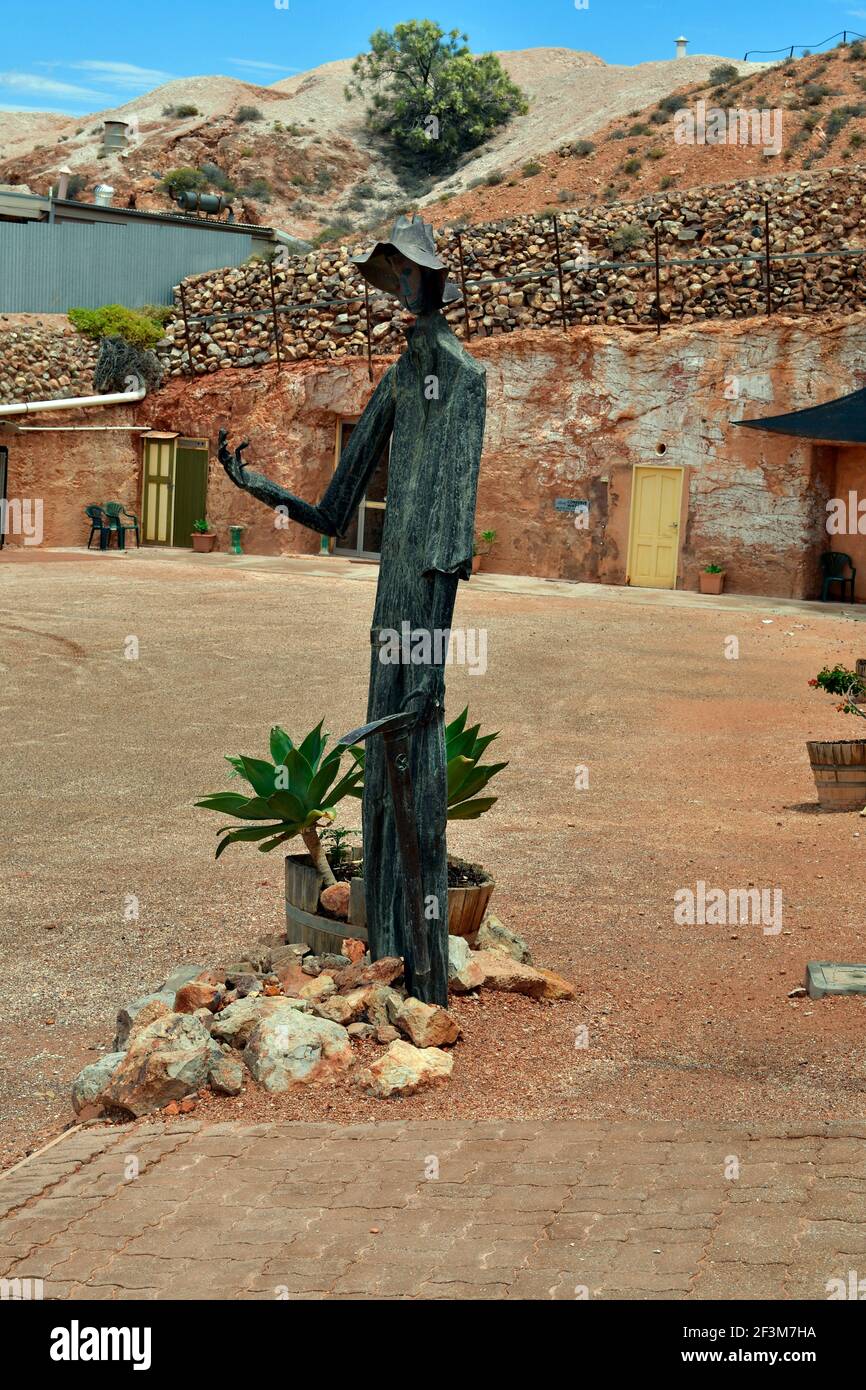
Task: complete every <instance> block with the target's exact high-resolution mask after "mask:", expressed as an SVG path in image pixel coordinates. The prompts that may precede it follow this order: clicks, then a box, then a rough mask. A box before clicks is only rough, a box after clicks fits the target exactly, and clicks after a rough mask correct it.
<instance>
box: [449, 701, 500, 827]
mask: <svg viewBox="0 0 866 1390" xmlns="http://www.w3.org/2000/svg"><path fill="white" fill-rule="evenodd" d="M468 715H469V706H468V705H467V706H466V708H465V709H464V711H463V713H462V714H458V716H457V718H456V719H455V720H454V721H453V723H451V724H447V725H446V726H445V757H446V760H447V763H448V819H449V820H477V819H478V817H479V816H481V815H483V814H484V812H485V811H489V810H490V807H491V806H492V805H493V803H494V802H495V801H498V800H499V798H498V797H496V796H479V795H478V793H479V792H481V791H483V790H484V788H485V787H486V786H487V783H488V782H489V781H490V779H491V777H495V776H496V774H497V772H501V771H502V769H503V768H504V767H507V766H508V763H507V762H505V763H487V764H486V765H485V764H483V763H480V762H479V759H480V758H481V755H482V753H483V752H484V750H485V749H486V748H487V747H489V745H490V744H491V743H492V742H493V740H494V739H495V738H498V737H499V734H498V733H495V734H484V735H482V737H480V738H479V736H478V730H479V729H480V728H481V725H480V724H473V725H472V726H471V727H470V728H468V729H467V727H466V720H467V718H468Z"/></svg>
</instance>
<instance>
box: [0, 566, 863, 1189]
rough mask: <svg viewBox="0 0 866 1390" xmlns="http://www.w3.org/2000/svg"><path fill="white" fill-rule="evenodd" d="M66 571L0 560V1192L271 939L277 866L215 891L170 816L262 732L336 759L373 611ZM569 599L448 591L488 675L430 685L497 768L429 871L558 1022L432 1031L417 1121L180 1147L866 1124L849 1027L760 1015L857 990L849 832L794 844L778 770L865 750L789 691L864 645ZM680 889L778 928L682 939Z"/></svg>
mask: <svg viewBox="0 0 866 1390" xmlns="http://www.w3.org/2000/svg"><path fill="white" fill-rule="evenodd" d="M56 558H58V559H59V558H61V557H59V556H58V557H56ZM62 558H63V559H64V560H65V561H66V562H65V563H62V564H60V563H55V562H53V560H52V559H51V558H50V557H45V558H42V557H40V558H38V559H37V558H34V557H30V556H28V557H27V559H28V561H29V563H27V564H20V563H15V562H14V560H13V561H12V562H9V563H7V562H6V561H5V560H4V561H0V667H2V673H3V697H2V708H3V723H2V751H0V759H2V785H3V789H4V814H3V823H4V831H3V865H2V884H3V893H2V908H0V912H2V916H0V933H2V935H0V942H2V947H0V949H2V959H3V963H4V989H3V996H2V998H3V1002H2V1008H0V1136H2V1138H0V1161H2V1162H4V1163H5V1162H9V1161H11V1160H12V1159H14V1158H16V1157H19V1156H20V1155H22V1154H23V1153H25V1152H26V1151H28V1150H29V1149H30V1148H32V1147H33V1146H34V1145H35V1144H37V1143H38V1142H40V1140H41V1139H44V1138H45V1137H47V1136H48V1135H51V1134H53V1133H56V1132H57V1131H58V1130H59V1129H60V1128H61V1127H62V1126H63V1125H64V1124H65V1123H67V1122H68V1121H69V1119H70V1118H71V1115H72V1112H71V1107H70V1104H69V1085H70V1082H71V1080H72V1078H73V1076H74V1075H75V1073H76V1072H77V1071H78V1069H79V1068H80V1067H81V1066H82V1065H83V1064H84V1063H85V1062H87V1061H92V1060H93V1059H94V1057H95V1056H96V1055H97V1051H98V1050H101V1049H103V1048H104V1047H105V1046H106V1045H107V1044H109V1043H110V1041H111V1037H112V1034H113V1024H114V1016H115V1013H116V1011H117V1008H118V1007H119V1006H120V1005H121V1004H123V1003H124V1002H126V1001H128V1000H130V999H132V998H134V997H135V996H136V995H138V994H141V993H143V992H145V991H147V990H150V989H151V988H154V987H156V986H157V985H158V984H159V983H160V981H161V980H162V979H163V977H164V976H165V975H166V973H167V972H168V971H169V970H170V969H171V968H172V967H173V966H175V965H178V964H180V963H182V962H186V961H201V962H202V963H203V964H206V963H211V962H216V961H218V960H220V959H221V958H228V957H229V956H230V955H231V953H232V952H233V951H234V950H235V948H237V947H241V946H243V945H246V944H248V943H250V942H251V941H254V940H255V939H256V938H257V937H258V936H259V935H261V934H263V933H269V932H275V931H277V930H279V929H280V928H281V926H282V860H281V859H280V857H279V856H278V854H277V853H274V854H272V855H267V856H266V855H260V854H258V853H257V852H256V851H255V849H253V848H250V847H247V846H243V845H237V846H233V847H232V848H231V849H230V850H229V851H227V853H226V854H225V855H224V856H223V858H222V859H220V861H219V863H217V864H215V863H214V860H213V850H214V847H215V830H216V828H217V825H218V824H220V821H219V819H218V818H217V817H215V816H213V815H210V814H208V813H206V812H203V811H199V810H195V809H194V808H193V802H194V801H195V800H196V799H197V798H198V797H199V796H201V795H202V794H204V793H206V792H210V791H215V790H217V789H219V788H222V787H225V788H228V786H229V782H228V779H227V772H228V769H227V765H226V764H225V763H224V762H223V754H225V753H237V752H244V753H250V754H261V753H263V752H264V751H265V749H266V746H267V733H268V730H269V728H270V726H271V724H273V723H276V722H279V723H282V724H284V725H285V726H286V728H287V729H288V730H289V731H290V733H292V734H293V735H296V734H300V733H302V732H306V731H307V730H308V729H309V728H311V727H312V726H313V725H314V724H315V723H316V722H317V721H318V720H319V718H320V717H322V716H324V718H325V726H326V728H328V729H330V730H331V731H332V733H333V734H335V735H337V734H340V733H342V732H343V731H344V730H345V729H348V728H351V727H353V726H354V725H356V724H358V723H359V722H361V720H362V717H363V715H364V712H365V708H364V707H365V696H366V680H367V664H368V661H369V639H368V629H369V621H370V614H371V610H372V600H373V586H372V583H368V582H355V581H353V580H350V579H348V578H345V577H343V576H342V575H338V576H337V577H327V578H323V577H318V576H317V575H315V574H310V573H303V572H299V571H292V570H291V569H290V568H286V567H284V568H283V569H280V568H278V567H276V566H273V567H271V568H267V567H264V566H262V567H260V568H256V567H255V566H250V567H236V568H233V567H232V564H231V561H230V560H229V559H228V557H222V562H221V563H204V564H202V563H197V559H198V557H196V559H193V557H190V558H189V559H186V558H184V559H183V560H177V559H173V560H169V559H161V558H159V557H158V556H153V555H149V556H144V555H141V556H137V555H134V554H132V555H129V556H127V557H115V556H112V557H104V556H103V557H100V556H94V555H91V556H88V557H84V556H81V557H78V556H64V557H62ZM209 558H210V557H208V559H209ZM563 587H564V586H558V585H552V586H550V589H549V592H546V591H542V590H543V586H541V585H539V584H537V583H536V584H535V585H534V586H532V587H531V589H528V590H527V592H520V590H519V584H516V585H514V586H512V588H510V589H509V590H507V591H506V590H505V589H503V590H501V591H499V590H494V589H492V588H486V587H484V585H483V584H482V585H477V584H469V585H466V586H461V594H460V597H459V599H458V608H457V614H456V616H455V625H459V626H462V627H464V628H467V629H469V628H472V629H478V630H480V631H484V632H486V634H487V654H486V670H485V671H484V673H483V674H481V673H478V674H472V673H471V672H470V671H469V670H468V669H466V668H465V667H460V666H452V667H451V668H450V669H449V672H448V711H447V712H448V715H449V717H453V715H454V714H456V713H458V712H459V711H460V709H462V707H463V705H464V704H466V703H467V702H468V703H469V708H470V714H471V716H472V718H473V721H476V720H480V721H481V724H482V729H486V730H490V729H495V728H498V729H500V730H501V737H500V739H499V741H498V744H497V745H496V746H495V748H496V752H497V756H498V758H507V759H509V766H508V767H507V768H506V770H505V771H504V772H503V773H502V774H501V775H500V776H499V777H498V778H497V780H496V783H495V790H496V791H498V793H499V797H500V799H499V801H498V803H497V804H496V805H495V806H494V807H493V809H492V810H491V811H490V812H489V813H488V814H487V815H486V816H484V817H483V818H482V819H481V820H480V821H477V822H464V823H459V824H456V825H454V826H452V828H451V831H450V832H449V844H450V848H451V849H452V851H454V852H456V853H458V854H460V855H462V856H463V857H464V858H469V859H473V860H481V861H483V863H484V864H485V865H486V866H487V867H488V868H489V869H490V870H491V871H492V873H493V875H494V877H495V879H496V882H497V887H496V891H495V894H494V899H493V903H492V906H493V908H494V909H495V911H496V912H497V914H498V915H499V916H500V917H501V918H502V919H503V920H504V921H505V922H506V923H507V924H508V925H510V926H512V927H514V928H515V929H517V930H518V931H520V932H522V933H523V934H524V935H525V936H526V937H527V939H528V940H529V943H530V945H531V948H532V951H533V958H534V960H535V961H536V963H538V964H541V965H546V966H550V967H552V968H553V969H555V970H558V971H561V972H562V973H564V974H566V975H568V976H570V977H571V978H572V979H574V980H575V981H576V984H577V997H576V999H575V1000H574V1001H573V1002H571V1003H567V1004H557V1005H544V1004H538V1003H534V1002H532V1001H530V1000H525V999H521V998H517V997H505V996H497V995H490V994H486V995H485V996H484V997H483V999H482V1001H481V1002H476V1001H471V1000H461V1001H459V1002H458V1003H457V1004H456V1005H455V1010H456V1012H457V1013H458V1016H459V1017H460V1021H461V1023H462V1024H463V1027H464V1033H465V1037H464V1041H463V1043H462V1044H461V1046H460V1048H459V1049H458V1052H457V1053H456V1064H455V1069H454V1075H453V1078H452V1080H451V1082H450V1084H449V1085H448V1086H446V1087H443V1088H441V1089H439V1090H437V1091H435V1092H431V1093H429V1094H428V1095H427V1096H418V1097H413V1098H411V1099H410V1100H404V1101H396V1102H381V1101H373V1100H369V1099H366V1098H365V1097H364V1096H362V1095H361V1094H360V1093H357V1094H356V1093H354V1092H352V1093H350V1092H345V1093H343V1092H340V1093H337V1092H334V1091H329V1092H325V1091H322V1092H320V1093H314V1092H313V1091H312V1090H311V1091H310V1092H306V1093H303V1094H302V1095H301V1096H300V1097H299V1096H297V1095H295V1096H290V1097H286V1098H280V1097H266V1096H265V1095H264V1094H263V1093H262V1094H260V1095H258V1096H255V1097H254V1098H253V1096H252V1090H251V1089H250V1088H248V1090H247V1092H246V1097H245V1098H244V1099H238V1100H232V1101H229V1100H222V1101H217V1100H216V1099H214V1100H213V1101H211V1100H209V1099H207V1100H204V1101H202V1102H201V1103H200V1105H199V1116H200V1118H202V1119H203V1120H207V1118H208V1116H209V1114H211V1113H212V1114H213V1116H214V1117H215V1118H219V1119H225V1118H226V1117H227V1116H237V1117H238V1118H244V1120H246V1121H249V1122H252V1121H254V1120H255V1119H257V1118H259V1117H260V1116H265V1115H266V1116H268V1117H270V1118H278V1119H292V1118H299V1119H301V1118H303V1119H309V1120H312V1121H318V1120H337V1121H346V1122H350V1121H351V1122H357V1121H359V1120H369V1119H373V1118H380V1119H388V1120H391V1119H394V1118H402V1117H404V1116H409V1115H411V1116H412V1117H418V1118H427V1119H449V1118H456V1117H472V1118H477V1117H478V1116H479V1115H483V1116H485V1117H487V1118H494V1117H497V1118H498V1117H502V1118H509V1119H512V1118H513V1119H521V1118H526V1119H541V1120H543V1119H547V1118H551V1119H553V1118H555V1119H557V1120H564V1119H569V1118H581V1119H592V1118H597V1119H602V1118H603V1119H613V1120H623V1119H629V1118H638V1119H652V1120H661V1121H667V1120H677V1121H694V1120H700V1121H710V1120H712V1121H714V1122H719V1123H729V1122H730V1123H744V1122H745V1123H749V1122H752V1121H754V1122H759V1121H760V1122H770V1123H778V1124H779V1126H780V1127H783V1128H784V1127H788V1126H797V1125H802V1124H804V1123H809V1122H811V1121H813V1120H817V1121H825V1120H833V1119H839V1120H848V1119H852V1118H858V1117H860V1116H861V1115H862V1113H863V1106H862V1099H861V1098H862V1096H863V1093H864V1088H866V1058H864V1050H863V1036H864V1024H866V1013H864V1009H866V1003H864V1001H863V1000H860V999H837V1000H825V1001H821V1002H814V1001H811V1000H809V999H805V998H797V999H791V998H789V997H788V996H789V992H790V991H791V990H793V989H794V988H795V987H796V986H798V985H800V984H801V983H802V980H803V975H804V969H805V965H806V962H807V960H827V959H836V960H847V961H863V960H864V959H866V919H864V914H863V910H862V903H861V899H860V893H861V891H862V884H863V855H864V841H866V819H860V818H859V817H858V816H857V815H856V813H855V814H837V815H829V814H820V813H819V812H818V809H817V803H816V797H815V790H814V784H813V781H812V776H811V772H810V769H809V763H808V758H807V754H806V749H805V740H806V739H807V738H822V737H826V738H830V737H835V738H852V737H855V736H857V735H858V734H859V733H860V732H861V729H860V728H859V727H852V725H853V724H854V721H853V720H852V719H850V718H845V717H843V716H842V715H840V714H838V713H836V711H835V707H834V701H833V700H832V698H831V697H828V696H824V695H822V694H820V693H818V692H815V691H813V690H811V689H810V688H809V686H808V685H807V681H808V679H809V678H810V677H812V676H814V675H815V674H816V672H817V671H818V670H819V669H820V667H821V666H823V665H824V664H830V665H834V664H835V663H836V662H837V661H843V662H845V663H846V664H849V665H852V666H853V664H854V658H855V657H857V656H860V655H866V629H862V628H861V627H860V625H859V623H855V622H853V621H851V619H850V618H845V617H842V616H839V615H838V614H837V613H830V612H822V611H820V610H819V609H817V608H816V607H814V606H813V607H806V606H803V607H802V608H801V609H798V608H796V607H792V608H791V609H790V610H789V611H780V608H779V606H778V605H774V604H773V601H771V600H767V601H766V602H765V603H762V601H761V600H758V599H756V600H754V602H753V603H751V604H748V605H744V604H742V603H740V604H737V603H735V602H734V601H731V603H730V604H729V605H728V604H726V602H725V601H724V600H722V601H712V606H711V607H701V604H700V600H699V599H697V597H696V598H695V599H694V602H678V603H671V604H665V603H659V602H657V601H650V599H651V596H647V595H643V594H642V593H641V592H640V591H624V590H609V591H607V590H605V591H601V592H598V591H596V592H595V593H594V594H593V596H592V597H587V596H586V595H585V594H582V593H581V592H580V591H579V589H576V590H575V592H574V593H573V594H566V593H564V592H563ZM861 634H862V636H861ZM732 637H736V638H737V640H738V644H739V652H738V655H737V656H736V658H734V659H732V658H731V656H730V652H731V646H732V644H731V642H730V639H731V638H732ZM132 639H134V641H133V640H132ZM136 650H137V655H134V653H135V651H136ZM578 768H585V769H586V771H585V773H584V774H583V775H582V776H578V775H577V769H578ZM587 778H588V786H585V787H578V786H576V785H575V783H576V780H577V781H586V780H587ZM346 804H347V803H343V805H344V806H345V805H346ZM359 821H360V808H359V806H358V803H356V802H350V803H348V810H347V811H346V813H345V815H344V818H343V823H344V824H347V825H350V826H357V825H358V824H359ZM701 881H702V882H703V883H705V884H706V886H707V889H710V888H711V887H721V888H723V889H724V890H725V891H728V890H730V889H747V888H749V887H752V886H754V887H756V888H758V889H768V890H770V891H771V892H772V891H773V890H780V891H781V895H782V898H781V901H782V904H783V909H782V920H781V930H780V931H779V932H778V933H766V932H765V931H764V930H763V929H762V927H761V925H760V924H750V923H729V924H727V925H724V926H718V925H701V924H697V925H692V926H685V925H680V924H678V923H677V922H676V921H675V918H674V906H675V898H674V895H675V894H676V893H677V891H678V890H680V889H683V888H689V887H690V888H692V889H694V888H695V887H696V885H697V884H698V883H699V882H701ZM136 903H137V911H138V916H137V918H136V917H135V916H134V906H135V904H136ZM584 1030H585V1031H584ZM583 1043H585V1044H586V1045H585V1046H584V1045H582V1044H583Z"/></svg>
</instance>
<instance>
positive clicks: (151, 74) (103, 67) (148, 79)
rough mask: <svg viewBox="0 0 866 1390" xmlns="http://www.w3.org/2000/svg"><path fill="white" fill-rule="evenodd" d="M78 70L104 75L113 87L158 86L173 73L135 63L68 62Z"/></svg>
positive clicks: (95, 75)
mask: <svg viewBox="0 0 866 1390" xmlns="http://www.w3.org/2000/svg"><path fill="white" fill-rule="evenodd" d="M69 66H70V67H71V68H74V69H76V71H79V72H89V73H92V74H93V76H94V77H104V78H105V79H106V81H108V82H110V83H111V85H112V86H114V87H158V86H159V85H160V83H162V82H171V81H172V80H173V74H172V73H170V72H162V71H161V70H160V69H159V68H140V67H137V66H136V64H135V63H103V62H98V61H97V60H95V59H93V60H91V59H88V60H86V61H84V62H80V63H70V64H69Z"/></svg>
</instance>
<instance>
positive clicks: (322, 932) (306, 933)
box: [286, 849, 367, 955]
mask: <svg viewBox="0 0 866 1390" xmlns="http://www.w3.org/2000/svg"><path fill="white" fill-rule="evenodd" d="M350 854H351V858H352V859H353V860H358V859H360V858H361V851H360V849H354V850H352V851H351V852H350ZM321 891H322V876H321V874H320V873H319V872H318V871H317V870H316V869H314V868H313V861H312V860H311V858H310V856H309V855H308V854H287V855H286V941H288V942H292V941H305V942H306V943H307V945H308V946H309V947H310V950H311V951H312V952H313V954H314V955H323V954H324V955H330V954H334V955H339V952H340V946H341V944H342V942H343V941H344V940H345V938H346V937H347V936H348V935H349V923H348V922H339V921H335V920H334V918H333V917H325V916H323V914H322V913H321V912H319V894H320V893H321ZM351 935H352V936H356V937H358V938H359V939H360V940H361V941H366V940H367V928H366V926H363V925H357V924H353V925H352V930H351Z"/></svg>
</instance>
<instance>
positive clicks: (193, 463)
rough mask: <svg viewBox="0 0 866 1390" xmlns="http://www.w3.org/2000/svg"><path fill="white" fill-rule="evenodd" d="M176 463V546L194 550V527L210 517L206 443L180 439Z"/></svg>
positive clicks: (176, 452) (177, 444) (201, 440)
mask: <svg viewBox="0 0 866 1390" xmlns="http://www.w3.org/2000/svg"><path fill="white" fill-rule="evenodd" d="M174 460H175V465H174V543H175V545H178V546H189V547H192V524H193V522H194V521H198V520H199V519H200V518H201V517H206V516H207V463H208V447H207V440H206V439H178V440H177V443H176V447H175V454H174Z"/></svg>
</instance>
